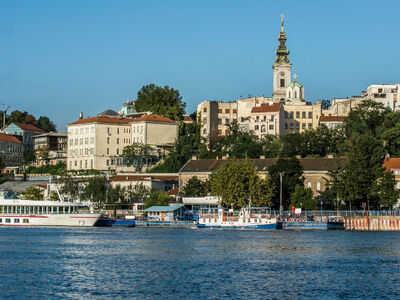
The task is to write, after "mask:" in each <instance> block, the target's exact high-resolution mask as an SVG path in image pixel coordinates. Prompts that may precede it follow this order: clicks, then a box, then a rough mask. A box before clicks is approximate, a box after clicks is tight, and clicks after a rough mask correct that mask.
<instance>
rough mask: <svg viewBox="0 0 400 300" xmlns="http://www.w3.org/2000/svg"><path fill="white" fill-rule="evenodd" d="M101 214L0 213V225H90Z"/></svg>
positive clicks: (92, 224)
mask: <svg viewBox="0 0 400 300" xmlns="http://www.w3.org/2000/svg"><path fill="white" fill-rule="evenodd" d="M100 216H101V214H44V215H0V219H1V223H0V226H74V227H92V226H94V224H95V223H96V222H97V220H98V219H99V218H100Z"/></svg>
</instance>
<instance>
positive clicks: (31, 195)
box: [24, 186, 43, 200]
mask: <svg viewBox="0 0 400 300" xmlns="http://www.w3.org/2000/svg"><path fill="white" fill-rule="evenodd" d="M24 198H25V199H26V200H43V196H42V194H41V193H40V190H39V188H37V187H36V186H31V187H29V188H27V189H26V190H25V193H24Z"/></svg>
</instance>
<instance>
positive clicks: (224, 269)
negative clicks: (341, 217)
mask: <svg viewBox="0 0 400 300" xmlns="http://www.w3.org/2000/svg"><path fill="white" fill-rule="evenodd" d="M0 271H1V277H0V278H1V279H0V298H2V299H3V298H12V299H16V298H17V299H24V298H35V299H56V298H64V299H77V298H78V299H110V298H114V299H133V298H137V299H221V298H225V299H270V298H275V299H282V298H283V299H288V298H289V299H294V298H314V299H332V298H387V299H399V298H400V233H399V232H344V231H283V230H272V231H240V230H236V231H235V230H208V229H197V230H193V229H163V228H49V227H41V228H29V227H27V228H11V227H0Z"/></svg>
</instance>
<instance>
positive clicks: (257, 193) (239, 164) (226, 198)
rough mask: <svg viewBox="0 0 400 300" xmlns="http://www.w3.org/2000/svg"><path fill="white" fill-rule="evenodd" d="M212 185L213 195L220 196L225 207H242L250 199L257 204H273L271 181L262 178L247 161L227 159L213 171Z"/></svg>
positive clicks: (246, 204) (247, 203)
mask: <svg viewBox="0 0 400 300" xmlns="http://www.w3.org/2000/svg"><path fill="white" fill-rule="evenodd" d="M210 185H211V193H212V195H215V196H219V197H220V198H221V203H220V204H221V205H222V206H224V207H233V208H242V207H245V206H248V205H249V202H250V200H251V202H252V204H253V205H257V206H270V205H271V204H272V202H271V198H272V192H271V186H270V185H269V181H268V180H266V181H264V180H262V179H260V178H259V177H258V175H257V172H256V169H255V167H254V165H252V164H250V163H249V162H247V161H237V160H228V161H226V162H225V163H224V164H222V165H221V166H219V167H218V168H217V169H216V170H215V171H213V172H212V173H211V177H210Z"/></svg>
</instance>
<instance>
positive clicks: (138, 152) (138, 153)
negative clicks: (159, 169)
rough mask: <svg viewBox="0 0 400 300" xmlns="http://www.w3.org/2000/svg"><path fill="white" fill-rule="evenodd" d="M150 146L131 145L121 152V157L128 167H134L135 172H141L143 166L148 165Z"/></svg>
mask: <svg viewBox="0 0 400 300" xmlns="http://www.w3.org/2000/svg"><path fill="white" fill-rule="evenodd" d="M150 150H151V148H150V146H149V145H144V144H142V143H133V144H131V145H129V146H126V147H125V148H124V149H123V150H122V156H123V157H124V159H125V162H126V164H127V166H128V167H130V166H134V167H135V168H136V170H138V171H140V170H142V168H143V166H144V165H148V160H149V159H150V158H151V154H150Z"/></svg>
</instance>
